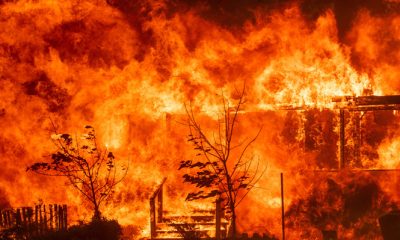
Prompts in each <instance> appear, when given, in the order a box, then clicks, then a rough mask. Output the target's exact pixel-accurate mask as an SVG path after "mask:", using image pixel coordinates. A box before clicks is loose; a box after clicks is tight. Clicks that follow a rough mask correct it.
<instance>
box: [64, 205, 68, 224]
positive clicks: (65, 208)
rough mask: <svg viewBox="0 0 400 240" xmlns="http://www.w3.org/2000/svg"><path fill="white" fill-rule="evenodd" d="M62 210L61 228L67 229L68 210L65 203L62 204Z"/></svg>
mask: <svg viewBox="0 0 400 240" xmlns="http://www.w3.org/2000/svg"><path fill="white" fill-rule="evenodd" d="M63 212H64V215H63V218H64V219H63V222H64V226H63V230H67V226H68V211H67V205H66V204H64V205H63Z"/></svg>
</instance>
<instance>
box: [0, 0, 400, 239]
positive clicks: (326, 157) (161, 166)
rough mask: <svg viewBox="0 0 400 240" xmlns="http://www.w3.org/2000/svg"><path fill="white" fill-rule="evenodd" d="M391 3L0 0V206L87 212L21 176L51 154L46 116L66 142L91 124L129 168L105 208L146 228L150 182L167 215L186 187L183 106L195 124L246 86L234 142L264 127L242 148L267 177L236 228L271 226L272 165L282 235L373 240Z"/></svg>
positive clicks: (389, 109) (392, 129)
mask: <svg viewBox="0 0 400 240" xmlns="http://www.w3.org/2000/svg"><path fill="white" fill-rule="evenodd" d="M399 10H400V3H399V1H397V0H368V1H358V0H357V1H352V2H351V3H344V2H342V1H335V0H329V1H323V2H322V1H314V0H303V1H295V0H285V1H255V0H254V1H253V0H249V1H242V0H240V1H235V2H231V1H211V0H207V1H198V0H193V1H174V0H161V1H130V0H112V1H105V0H104V1H100V0H85V1H80V0H68V1H49V0H38V1H28V0H15V1H7V0H6V1H1V0H0V28H1V29H2V31H1V32H0V127H1V129H2V131H1V132H0V161H1V165H2V174H1V176H0V193H1V196H0V205H1V207H3V208H8V207H21V206H29V205H32V203H33V202H37V201H38V199H43V200H44V201H45V202H46V203H54V202H63V203H67V204H68V206H69V208H68V211H69V214H68V217H69V221H70V223H73V222H76V221H78V220H84V221H89V220H90V218H91V209H90V206H87V205H85V204H84V203H83V202H82V199H81V198H80V197H79V195H77V194H76V192H75V191H74V190H73V189H69V188H67V187H65V181H64V180H62V179H60V178H54V179H53V178H46V177H44V176H37V175H34V174H31V173H30V172H28V173H27V172H26V171H25V169H26V167H27V166H30V165H32V164H33V163H34V162H38V161H42V159H44V158H47V159H48V158H49V154H50V153H51V152H53V150H54V145H53V144H52V142H51V140H50V135H51V134H52V133H53V131H52V130H53V127H52V122H53V123H56V125H57V126H58V128H59V129H60V130H61V131H62V132H69V133H71V135H73V136H75V135H76V136H78V135H80V133H79V132H76V131H77V130H78V129H81V127H82V126H84V125H86V124H89V125H91V126H93V127H94V128H95V129H96V130H97V132H96V134H97V135H98V141H99V142H101V144H102V145H104V146H106V148H107V149H108V150H109V151H112V152H113V153H114V154H115V156H118V158H119V159H127V160H129V161H130V166H132V167H130V169H129V172H128V174H127V176H126V177H125V179H124V184H121V185H119V186H116V187H115V192H114V194H113V196H112V198H110V199H109V200H108V202H107V206H104V209H103V214H104V216H107V217H108V218H112V219H118V221H119V223H120V224H122V225H123V226H124V227H125V228H126V229H131V233H132V234H131V235H133V237H132V238H134V239H135V238H141V237H149V236H150V224H149V223H150V220H149V212H150V209H149V204H148V200H149V198H150V197H151V194H152V193H153V191H154V189H153V187H154V186H157V185H158V184H159V183H160V182H161V180H162V179H163V178H164V177H168V184H167V185H166V186H165V194H164V199H165V203H166V204H167V205H168V206H166V208H167V209H175V210H176V211H178V212H182V211H184V210H185V209H184V208H185V207H186V206H187V204H188V203H186V202H185V201H184V199H185V197H186V195H187V193H188V192H191V191H192V190H193V189H191V188H190V186H187V185H185V184H184V183H182V179H181V175H182V172H181V171H178V170H177V169H178V167H179V164H180V162H181V161H182V160H185V159H190V158H192V157H193V151H192V150H193V149H192V148H191V146H190V145H189V144H188V143H187V141H186V139H185V137H186V136H187V132H188V129H187V128H186V127H185V126H184V125H182V124H180V123H182V122H185V117H187V116H186V115H185V108H184V104H188V103H191V105H192V106H193V111H194V112H195V113H198V115H199V121H200V124H201V126H202V127H204V128H205V129H207V128H208V127H210V125H211V122H213V121H215V120H216V119H217V114H218V111H217V109H218V106H217V105H218V99H220V97H221V96H220V95H221V93H222V94H223V96H224V97H226V99H227V101H228V102H231V103H232V102H235V101H236V100H237V97H236V96H235V92H236V91H237V89H238V88H239V86H243V83H245V85H246V95H245V104H244V105H243V108H242V109H241V110H240V114H238V126H237V129H236V131H235V134H236V135H235V136H237V137H238V139H239V142H240V141H245V140H247V139H245V136H249V135H250V136H253V135H255V134H257V130H258V129H260V128H261V127H262V128H263V131H262V132H261V133H260V135H259V137H258V139H257V142H256V143H255V144H254V145H252V146H251V149H249V151H248V152H249V154H250V155H251V156H253V157H255V158H257V159H259V161H260V164H261V165H263V166H266V167H267V171H266V173H265V174H264V175H263V177H262V178H261V179H260V181H258V183H257V186H256V187H254V189H253V190H252V192H250V193H249V194H248V196H247V197H246V198H245V200H243V203H241V205H240V207H239V208H238V210H237V229H238V231H239V232H247V233H249V234H252V233H254V232H258V233H259V234H263V233H271V234H273V235H275V236H279V235H280V232H281V224H280V223H281V222H280V221H281V213H280V209H281V208H280V207H281V206H280V181H279V174H280V173H281V172H283V173H284V176H285V188H284V191H285V204H286V206H285V208H286V210H287V211H286V213H285V216H286V232H287V238H288V239H299V238H309V239H313V238H315V239H321V238H323V236H324V234H325V235H331V236H337V237H338V238H356V239H370V238H378V239H379V238H380V236H381V234H380V232H379V225H378V222H377V219H378V217H379V216H380V215H381V214H384V213H387V212H388V211H390V210H392V209H395V207H396V206H399V200H400V199H399V197H398V196H397V194H396V193H397V192H398V190H399V189H398V181H399V176H398V174H397V171H396V169H397V168H398V167H399V165H400V159H399V156H398V152H399V151H400V131H399V114H398V109H399V108H398V105H399V102H398V101H397V100H396V99H397V97H398V96H394V95H396V94H400V81H399V80H400V71H399V68H398V66H399V64H400V55H399V54H400V51H398V49H399V40H398V39H400V32H399V29H398V26H399V24H400V15H399ZM390 96H392V97H390ZM383 99H386V100H388V99H389V100H390V101H389V102H385V101H386V100H385V101H384V102H382V100H383ZM393 99H394V102H392V100H393ZM383 170H385V171H383ZM177 189H179V191H177ZM200 205H201V204H200Z"/></svg>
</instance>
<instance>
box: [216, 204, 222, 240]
mask: <svg viewBox="0 0 400 240" xmlns="http://www.w3.org/2000/svg"><path fill="white" fill-rule="evenodd" d="M221 211H222V208H221V199H220V198H219V197H218V198H217V199H216V200H215V239H216V240H219V239H221Z"/></svg>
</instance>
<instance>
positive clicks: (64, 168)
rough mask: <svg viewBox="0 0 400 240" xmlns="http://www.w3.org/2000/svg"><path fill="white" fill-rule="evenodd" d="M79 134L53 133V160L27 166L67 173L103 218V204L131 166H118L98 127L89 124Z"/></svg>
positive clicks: (50, 173)
mask: <svg viewBox="0 0 400 240" xmlns="http://www.w3.org/2000/svg"><path fill="white" fill-rule="evenodd" d="M85 129H86V133H85V134H84V135H82V136H81V137H79V138H78V136H75V137H74V138H73V137H72V136H71V135H70V134H66V133H64V134H53V135H52V140H53V143H54V145H55V146H56V150H55V152H54V153H52V154H51V160H52V161H50V162H37V163H34V164H32V165H31V166H29V167H28V168H27V171H33V172H36V173H38V174H42V175H47V176H63V177H66V178H67V179H68V180H69V183H70V184H71V185H72V186H73V187H74V188H75V189H77V190H78V191H79V192H80V193H81V195H82V196H83V197H84V199H86V200H87V201H88V202H89V203H90V204H91V205H92V207H93V211H94V214H93V219H92V220H93V221H96V220H100V219H101V211H100V207H101V206H102V204H103V203H104V202H105V201H106V200H107V199H108V198H109V197H110V196H111V195H112V193H113V190H114V187H115V186H116V185H117V184H118V183H120V182H121V181H122V180H123V179H124V177H125V176H126V174H127V171H128V167H127V166H120V168H119V167H117V166H116V162H115V157H114V155H113V153H112V152H110V151H108V150H107V149H106V148H103V149H102V148H101V147H100V146H99V145H98V142H97V139H96V134H95V130H94V128H93V127H91V126H85Z"/></svg>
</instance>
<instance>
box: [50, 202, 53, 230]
mask: <svg viewBox="0 0 400 240" xmlns="http://www.w3.org/2000/svg"><path fill="white" fill-rule="evenodd" d="M49 211H50V219H49V220H50V221H49V224H50V226H49V227H50V230H53V205H52V204H49Z"/></svg>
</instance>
